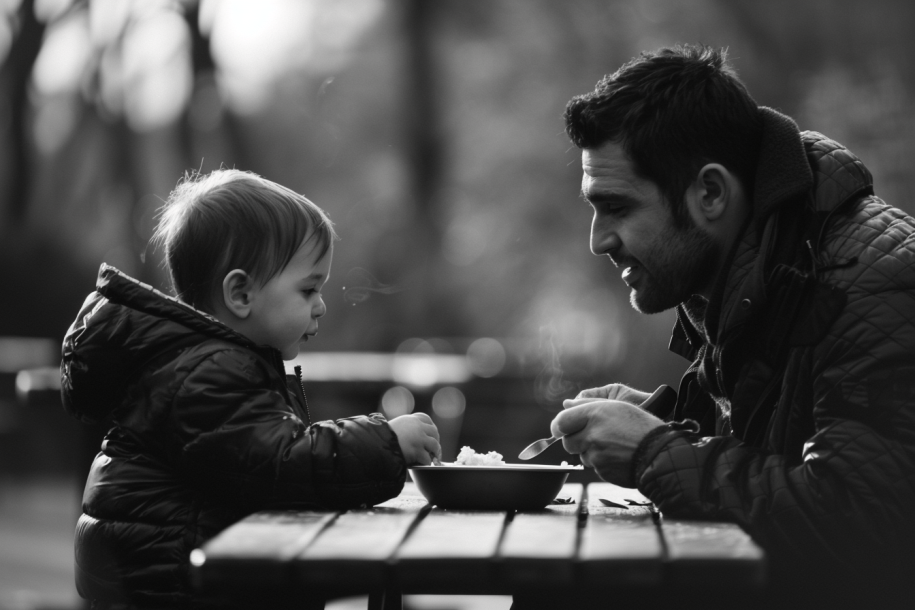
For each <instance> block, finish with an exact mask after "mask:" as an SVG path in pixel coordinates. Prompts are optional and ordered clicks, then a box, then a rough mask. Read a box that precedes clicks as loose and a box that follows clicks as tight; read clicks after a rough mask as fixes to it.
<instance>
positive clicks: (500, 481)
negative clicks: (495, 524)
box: [410, 462, 582, 510]
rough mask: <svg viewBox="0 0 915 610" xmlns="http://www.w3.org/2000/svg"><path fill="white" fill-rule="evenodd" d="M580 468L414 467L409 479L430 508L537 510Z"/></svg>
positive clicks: (553, 497)
mask: <svg viewBox="0 0 915 610" xmlns="http://www.w3.org/2000/svg"><path fill="white" fill-rule="evenodd" d="M579 470H582V467H581V466H546V465H539V464H503V465H499V466H464V465H457V464H452V463H448V462H444V463H443V464H442V465H440V466H414V467H412V468H410V476H411V477H412V478H413V482H414V483H416V487H417V488H419V491H420V493H422V494H423V496H425V498H426V499H427V500H428V501H429V503H430V504H435V505H436V506H440V507H441V508H451V509H465V510H538V509H541V508H543V507H544V506H546V505H547V504H549V503H550V502H552V501H553V499H555V498H556V495H557V494H558V493H559V492H560V490H562V486H563V485H564V484H565V482H566V479H567V478H568V477H569V473H571V472H576V471H579Z"/></svg>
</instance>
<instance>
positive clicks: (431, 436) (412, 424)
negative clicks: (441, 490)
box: [388, 413, 442, 466]
mask: <svg viewBox="0 0 915 610" xmlns="http://www.w3.org/2000/svg"><path fill="white" fill-rule="evenodd" d="M388 424H389V425H390V426H391V429H393V430H394V434H396V435H397V442H398V443H400V450H401V451H403V456H404V458H406V460H407V466H415V465H417V464H419V465H423V466H428V465H429V464H431V463H432V458H436V459H441V457H442V445H441V442H440V441H439V436H438V428H436V427H435V424H434V423H432V418H431V417H429V416H428V415H426V414H425V413H411V414H410V415H401V416H399V417H395V418H394V419H392V420H391V421H389V422H388Z"/></svg>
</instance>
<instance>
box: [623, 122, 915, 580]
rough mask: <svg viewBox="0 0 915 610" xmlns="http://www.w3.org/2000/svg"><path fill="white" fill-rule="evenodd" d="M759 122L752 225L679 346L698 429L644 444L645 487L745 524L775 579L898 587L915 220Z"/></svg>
mask: <svg viewBox="0 0 915 610" xmlns="http://www.w3.org/2000/svg"><path fill="white" fill-rule="evenodd" d="M761 112H762V116H763V118H764V125H765V127H764V136H763V142H762V147H761V153H760V162H759V166H758V169H757V177H756V185H755V190H754V198H753V202H754V203H753V205H754V211H753V218H752V219H751V221H750V223H749V226H748V227H747V228H746V230H745V231H744V233H743V235H742V237H741V239H740V240H739V243H738V244H737V245H736V246H735V248H734V251H733V252H732V262H731V265H730V268H729V270H728V271H727V272H726V273H725V274H724V276H723V277H722V278H721V279H719V283H718V290H717V292H716V293H715V296H714V297H713V298H712V299H711V300H710V301H709V303H708V307H707V310H706V313H705V324H704V326H705V328H704V330H700V328H698V326H699V325H693V324H692V323H691V322H690V317H689V316H688V315H687V313H688V312H687V309H688V307H687V306H681V307H680V308H679V310H678V321H677V325H676V326H675V329H674V335H673V338H672V340H671V349H672V350H674V351H678V352H679V353H681V354H682V355H685V356H687V357H688V358H690V359H691V360H692V362H693V364H692V365H691V366H690V368H689V369H688V371H687V372H686V374H685V375H684V377H683V380H682V381H681V384H680V391H679V395H678V400H677V404H676V407H675V410H674V411H673V413H669V414H666V415H667V417H668V418H669V419H670V420H671V421H674V422H682V421H683V420H693V424H695V425H694V426H689V425H682V424H680V425H678V424H674V425H670V426H667V427H662V428H659V429H657V430H656V431H655V432H654V433H652V434H650V435H649V436H648V437H646V439H645V440H644V441H643V443H642V444H641V446H640V447H639V449H638V451H637V456H638V457H637V459H636V462H635V464H634V477H635V482H636V483H637V485H638V488H639V489H640V490H641V491H642V492H643V493H644V494H645V495H646V496H648V497H649V498H651V499H652V500H653V501H654V502H656V503H657V504H658V506H659V508H660V509H661V510H662V512H663V513H665V514H667V515H670V516H673V517H684V518H700V519H717V520H727V521H732V522H736V523H737V524H739V525H740V526H741V527H742V528H743V529H745V530H746V531H747V532H748V533H749V534H750V535H751V536H752V537H753V538H754V539H755V540H756V541H757V542H759V543H760V544H761V545H762V546H763V547H764V548H765V549H766V551H767V555H768V557H769V559H770V566H771V568H772V574H773V577H774V578H776V579H779V578H784V579H787V580H791V579H801V580H807V581H809V579H810V578H822V579H826V580H824V581H817V582H828V583H830V584H835V583H838V582H859V580H856V579H859V578H860V579H874V578H877V579H880V582H882V583H884V584H887V585H890V586H895V585H897V584H899V583H900V582H903V581H906V580H911V577H912V574H913V573H915V572H913V571H912V570H913V566H915V564H913V561H912V559H911V558H910V557H911V554H912V552H913V549H915V219H913V218H912V217H910V216H907V215H906V214H905V213H903V212H902V211H900V210H898V209H895V208H893V207H890V206H888V205H886V204H885V203H884V202H883V201H881V200H880V199H879V198H877V197H876V196H874V194H873V187H872V180H871V175H870V173H869V172H868V171H867V169H866V168H865V167H864V165H863V164H862V163H861V161H860V160H859V159H858V158H856V157H855V156H854V155H852V154H851V153H850V152H849V151H848V150H847V149H846V148H844V147H843V146H842V145H840V144H838V143H836V142H834V141H832V140H830V139H828V138H826V137H824V136H823V135H821V134H818V133H814V132H804V133H800V132H798V130H797V127H796V126H795V124H794V122H793V121H791V120H790V119H789V118H787V117H785V116H783V115H780V114H778V113H776V112H774V111H772V110H769V109H761ZM687 305H688V304H687ZM694 319H695V318H694ZM662 415H663V414H662ZM690 427H692V429H689V428H690Z"/></svg>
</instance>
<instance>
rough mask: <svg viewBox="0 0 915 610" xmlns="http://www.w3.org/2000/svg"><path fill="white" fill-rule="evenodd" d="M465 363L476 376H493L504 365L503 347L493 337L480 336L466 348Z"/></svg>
mask: <svg viewBox="0 0 915 610" xmlns="http://www.w3.org/2000/svg"><path fill="white" fill-rule="evenodd" d="M467 365H468V366H469V367H470V370H471V371H472V372H473V373H474V374H475V375H477V376H478V377H494V376H496V375H498V374H499V372H500V371H501V370H502V368H503V367H504V366H505V348H504V347H502V344H501V343H499V342H498V341H497V340H495V339H492V338H490V337H481V338H479V339H477V340H476V341H474V342H473V343H471V344H470V347H468V348H467Z"/></svg>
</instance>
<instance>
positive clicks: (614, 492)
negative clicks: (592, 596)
mask: <svg viewBox="0 0 915 610" xmlns="http://www.w3.org/2000/svg"><path fill="white" fill-rule="evenodd" d="M601 498H604V499H607V500H610V501H612V502H615V503H617V504H620V505H622V506H628V504H627V503H626V500H635V501H637V502H638V501H645V499H644V496H642V495H641V494H640V493H639V492H638V491H637V490H634V489H625V488H622V487H618V486H616V485H611V484H610V483H591V484H589V485H588V488H587V510H588V518H587V520H586V522H585V527H584V529H583V530H582V532H581V544H580V547H579V552H578V560H579V571H580V574H581V578H582V581H583V583H587V584H588V585H589V586H591V587H605V586H644V585H652V584H659V583H661V582H662V578H663V561H664V546H663V544H662V539H661V536H660V533H659V531H658V528H657V525H656V524H655V521H654V519H652V518H651V514H650V512H649V510H648V509H647V508H645V507H639V506H633V507H631V508H613V507H607V506H604V505H603V504H602V503H601V502H600V499H601Z"/></svg>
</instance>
